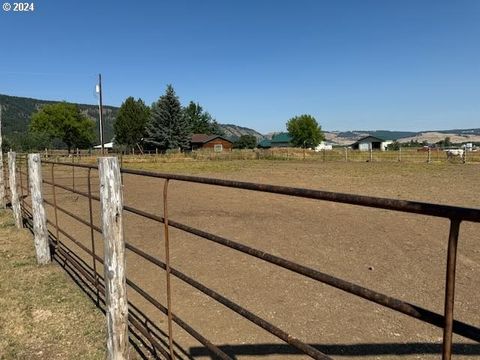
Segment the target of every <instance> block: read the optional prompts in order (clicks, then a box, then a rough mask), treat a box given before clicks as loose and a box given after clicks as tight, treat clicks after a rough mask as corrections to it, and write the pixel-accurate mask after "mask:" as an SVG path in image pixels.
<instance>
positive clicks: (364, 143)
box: [351, 135, 393, 151]
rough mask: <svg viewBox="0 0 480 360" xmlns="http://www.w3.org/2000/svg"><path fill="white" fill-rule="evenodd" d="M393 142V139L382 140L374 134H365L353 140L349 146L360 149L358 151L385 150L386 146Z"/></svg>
mask: <svg viewBox="0 0 480 360" xmlns="http://www.w3.org/2000/svg"><path fill="white" fill-rule="evenodd" d="M391 143H393V140H384V139H380V138H378V137H376V136H372V135H369V136H365V137H364V138H361V139H359V140H357V141H356V142H354V143H353V144H352V145H351V147H352V149H353V150H360V151H369V150H381V151H385V150H387V146H388V145H389V144H391Z"/></svg>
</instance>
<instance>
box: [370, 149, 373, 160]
mask: <svg viewBox="0 0 480 360" xmlns="http://www.w3.org/2000/svg"><path fill="white" fill-rule="evenodd" d="M372 161H373V149H372V147H371V146H370V162H372Z"/></svg>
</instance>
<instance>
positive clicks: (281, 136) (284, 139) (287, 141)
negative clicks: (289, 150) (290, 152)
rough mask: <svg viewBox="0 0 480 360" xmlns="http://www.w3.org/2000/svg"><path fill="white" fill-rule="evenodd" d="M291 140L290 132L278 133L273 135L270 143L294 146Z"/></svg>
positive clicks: (276, 145)
mask: <svg viewBox="0 0 480 360" xmlns="http://www.w3.org/2000/svg"><path fill="white" fill-rule="evenodd" d="M291 141H292V137H291V136H290V134H289V133H278V134H275V135H273V137H272V140H270V143H271V144H272V147H290V146H292V144H291Z"/></svg>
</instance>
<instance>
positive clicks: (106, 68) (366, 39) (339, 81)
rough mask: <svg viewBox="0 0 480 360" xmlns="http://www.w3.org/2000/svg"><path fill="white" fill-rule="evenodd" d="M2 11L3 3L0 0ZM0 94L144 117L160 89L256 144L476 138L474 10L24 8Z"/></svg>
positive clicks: (425, 6)
mask: <svg viewBox="0 0 480 360" xmlns="http://www.w3.org/2000/svg"><path fill="white" fill-rule="evenodd" d="M0 2H2V4H3V3H5V0H0ZM0 31H1V34H2V42H1V45H0V93H1V94H7V95H14V96H26V97H33V98H40V99H47V100H66V101H71V102H80V103H87V104H96V103H97V101H98V100H97V99H96V97H95V91H94V90H95V84H96V82H97V76H98V73H101V74H102V80H103V99H104V103H105V104H107V105H114V106H119V105H120V104H121V103H122V101H124V100H125V98H127V97H128V96H134V97H135V98H138V97H140V98H142V99H143V100H144V101H145V102H146V103H147V104H148V105H150V104H151V103H152V102H154V101H155V100H157V99H158V97H159V96H161V95H162V94H163V93H164V91H165V88H166V85H167V84H172V85H173V87H174V88H175V91H176V93H177V95H178V96H179V97H180V101H181V102H182V104H184V105H186V104H188V102H189V101H191V100H193V101H195V102H199V103H200V104H201V105H202V106H203V107H204V109H206V110H207V111H208V112H210V113H211V114H212V115H213V116H214V117H215V118H216V119H217V120H218V121H219V122H220V123H232V124H236V125H240V126H246V127H251V128H254V129H256V130H258V131H260V132H262V133H267V132H271V131H281V130H285V123H286V122H287V121H288V119H289V118H291V117H293V116H296V115H300V114H311V115H313V116H314V117H315V118H316V119H317V121H318V123H319V124H320V125H321V126H322V128H323V129H325V130H330V131H332V130H341V131H344V130H378V129H386V130H412V131H420V130H433V129H452V128H472V127H480V1H478V0H463V1H461V0H459V1H450V0H377V1H373V0H351V1H349V0H338V1H334V0H330V1H321V0H290V1H280V0H276V1H275V0H256V1H253V0H252V1H250V0H241V1H240V0H237V1H233V0H219V1H217V0H202V1H198V0H190V1H187V0H176V1H171V0H169V1H165V0H152V1H121V0H120V1H89V0H82V1H77V0H71V1H64V0H63V1H57V0H49V1H46V0H37V1H34V11H33V12H28V13H27V12H24V13H20V12H14V11H12V10H10V11H8V12H6V11H4V10H0Z"/></svg>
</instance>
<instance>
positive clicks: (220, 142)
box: [190, 134, 233, 152]
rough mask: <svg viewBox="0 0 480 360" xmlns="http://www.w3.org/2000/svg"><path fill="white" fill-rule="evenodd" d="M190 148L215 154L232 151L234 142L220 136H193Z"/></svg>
mask: <svg viewBox="0 0 480 360" xmlns="http://www.w3.org/2000/svg"><path fill="white" fill-rule="evenodd" d="M190 148H191V149H192V150H198V149H210V150H213V151H215V152H222V151H225V150H226V151H231V150H232V148H233V142H231V141H230V140H228V139H226V138H224V137H223V136H220V135H207V134H193V135H192V139H191V140H190Z"/></svg>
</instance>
